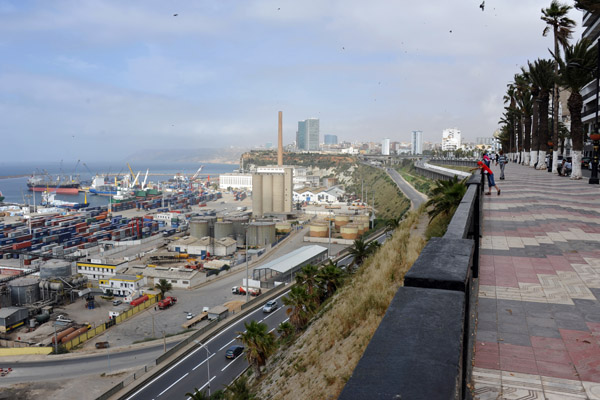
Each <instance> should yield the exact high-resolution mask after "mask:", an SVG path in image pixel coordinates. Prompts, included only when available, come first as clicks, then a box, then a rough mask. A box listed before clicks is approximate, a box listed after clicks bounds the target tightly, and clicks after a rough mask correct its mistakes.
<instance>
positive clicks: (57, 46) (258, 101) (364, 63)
mask: <svg viewBox="0 0 600 400" xmlns="http://www.w3.org/2000/svg"><path fill="white" fill-rule="evenodd" d="M480 3H481V0H428V1H408V0H403V1H389V0H370V1H364V0H330V1H326V0H300V1H299V0H272V1H271V0H244V1H233V0H231V1H227V0H197V1H183V0H181V1H178V0H173V1H164V0H139V1H136V0H127V1H122V0H121V1H117V0H103V1H102V0H97V1H96V0H52V1H48V0H39V1H29V0H12V1H6V0H0V52H1V54H2V62H1V63H0V132H1V133H0V137H1V141H0V143H1V144H0V146H1V147H0V148H1V149H2V158H3V161H20V160H39V159H43V160H48V161H55V160H57V159H65V160H69V159H72V160H77V159H82V160H90V161H92V160H121V159H124V158H125V157H127V156H128V155H129V154H132V153H136V152H139V151H143V150H145V149H149V150H154V149H163V150H165V149H166V150H169V149H172V150H174V151H176V150H177V149H194V148H205V147H226V146H247V147H251V146H257V145H263V144H264V143H265V142H268V141H271V142H275V141H276V135H277V112H278V111H279V110H282V111H283V116H284V142H285V143H291V142H292V141H294V140H295V132H296V129H297V123H298V121H299V120H304V119H306V118H310V117H318V118H320V120H321V135H323V134H335V135H337V136H338V138H339V140H346V141H357V140H359V141H366V140H372V141H380V140H381V139H383V138H385V137H387V138H390V139H391V140H392V141H395V140H397V141H409V138H410V132H411V131H412V130H422V131H423V135H424V139H425V140H428V141H438V142H439V141H441V132H442V130H443V129H444V128H450V127H456V128H459V129H460V130H461V131H462V133H463V137H464V138H466V139H468V140H473V141H474V140H475V138H476V137H479V136H491V135H492V133H493V132H494V130H495V129H496V128H497V127H498V124H497V121H498V120H499V118H500V116H501V113H502V107H503V104H502V96H503V95H504V93H505V88H506V84H507V83H508V82H509V81H511V80H512V77H513V75H514V74H515V73H517V72H519V66H521V65H524V64H526V62H527V60H528V59H529V60H535V59H536V58H538V57H549V54H548V51H547V49H548V48H549V47H551V46H552V39H551V37H543V36H542V30H543V29H544V23H543V21H541V20H540V15H541V12H540V10H541V8H543V7H548V6H549V4H550V0H486V2H485V9H484V10H483V11H482V10H481V8H480V7H479V5H480ZM567 3H568V4H572V2H570V1H567ZM571 18H572V19H574V20H575V21H576V22H577V24H578V28H577V31H576V34H575V37H576V38H578V37H580V35H581V27H580V26H579V25H580V24H581V19H582V13H581V12H580V11H577V10H573V11H572V13H571Z"/></svg>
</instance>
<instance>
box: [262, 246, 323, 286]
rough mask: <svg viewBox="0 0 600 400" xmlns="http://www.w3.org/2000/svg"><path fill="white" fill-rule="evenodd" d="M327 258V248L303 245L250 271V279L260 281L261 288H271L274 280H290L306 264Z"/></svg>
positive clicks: (317, 262)
mask: <svg viewBox="0 0 600 400" xmlns="http://www.w3.org/2000/svg"><path fill="white" fill-rule="evenodd" d="M326 258H327V248H325V247H322V246H317V245H312V246H304V247H301V248H299V249H296V250H294V251H292V252H289V253H288V254H286V255H284V256H281V257H279V258H277V259H275V260H273V261H271V262H268V263H266V264H264V265H262V266H260V267H256V268H255V269H254V271H253V272H252V279H255V280H258V281H260V286H261V288H271V287H273V286H275V283H276V282H291V281H292V280H293V277H294V275H296V273H297V272H298V271H300V269H302V267H303V266H305V265H307V264H319V263H321V262H322V261H323V260H325V259H326Z"/></svg>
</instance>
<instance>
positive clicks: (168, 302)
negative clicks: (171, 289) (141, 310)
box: [158, 296, 177, 310]
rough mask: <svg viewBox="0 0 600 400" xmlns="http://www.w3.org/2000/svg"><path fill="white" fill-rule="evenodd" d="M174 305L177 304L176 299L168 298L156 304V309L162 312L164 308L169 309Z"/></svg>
mask: <svg viewBox="0 0 600 400" xmlns="http://www.w3.org/2000/svg"><path fill="white" fill-rule="evenodd" d="M175 303H177V298H175V297H171V296H168V297H165V298H164V299H162V300H161V301H159V302H158V308H160V309H161V310H164V309H165V308H169V307H171V306H172V305H173V304H175Z"/></svg>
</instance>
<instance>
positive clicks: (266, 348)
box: [238, 321, 277, 376]
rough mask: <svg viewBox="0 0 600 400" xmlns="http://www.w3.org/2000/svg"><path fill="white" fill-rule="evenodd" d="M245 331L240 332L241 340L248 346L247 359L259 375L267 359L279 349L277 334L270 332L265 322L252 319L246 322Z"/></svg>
mask: <svg viewBox="0 0 600 400" xmlns="http://www.w3.org/2000/svg"><path fill="white" fill-rule="evenodd" d="M244 327H245V328H246V331H245V332H238V334H239V337H240V341H241V342H242V343H243V344H244V346H246V359H247V360H248V363H249V364H250V365H251V366H252V368H253V369H254V371H255V372H256V375H257V376H260V374H261V370H260V368H261V367H262V366H264V365H265V364H266V363H267V359H268V358H269V357H270V356H271V355H272V354H273V353H274V352H275V350H277V341H276V340H275V334H274V333H273V332H269V327H268V326H267V324H265V323H262V322H261V323H259V322H256V321H250V323H247V322H244Z"/></svg>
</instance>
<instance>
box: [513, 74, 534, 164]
mask: <svg viewBox="0 0 600 400" xmlns="http://www.w3.org/2000/svg"><path fill="white" fill-rule="evenodd" d="M521 70H522V72H523V73H521V74H516V75H515V86H516V88H517V96H516V100H517V106H518V107H519V110H520V113H521V122H520V123H519V125H521V126H523V130H524V134H523V140H522V149H521V154H522V155H521V162H522V163H523V164H525V165H528V164H529V158H530V149H531V115H532V113H533V109H532V106H533V104H532V97H531V87H530V83H529V73H528V72H527V71H523V68H521Z"/></svg>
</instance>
